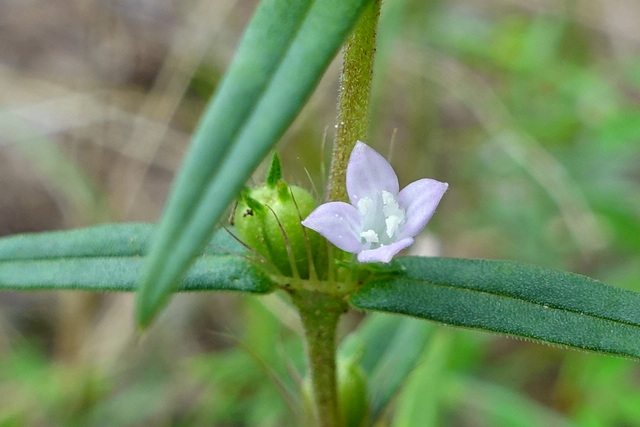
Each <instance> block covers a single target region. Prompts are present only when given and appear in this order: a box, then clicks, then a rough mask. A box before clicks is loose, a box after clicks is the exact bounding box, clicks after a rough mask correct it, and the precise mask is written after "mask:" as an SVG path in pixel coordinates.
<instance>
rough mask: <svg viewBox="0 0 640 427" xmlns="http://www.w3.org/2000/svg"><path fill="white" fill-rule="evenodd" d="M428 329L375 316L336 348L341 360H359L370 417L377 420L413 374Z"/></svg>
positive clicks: (413, 322)
mask: <svg viewBox="0 0 640 427" xmlns="http://www.w3.org/2000/svg"><path fill="white" fill-rule="evenodd" d="M431 329H432V327H431V325H428V324H425V323H424V322H421V321H419V320H416V319H402V318H399V319H394V318H393V317H390V316H381V315H380V313H375V314H374V315H373V316H371V318H370V319H367V320H365V324H364V325H363V326H362V327H361V328H359V329H358V330H357V331H356V332H354V333H353V334H352V335H350V336H349V338H348V339H347V340H346V341H345V343H344V344H343V345H342V346H341V348H340V356H341V357H343V358H350V357H354V356H355V357H356V358H357V357H360V358H361V359H360V360H361V366H362V367H363V369H364V371H365V373H366V374H367V376H368V378H369V381H368V383H369V400H370V402H369V403H370V408H371V415H372V417H373V419H375V417H377V416H378V415H379V414H380V413H382V411H383V410H384V408H385V407H386V405H387V404H388V403H389V401H390V400H391V399H392V398H393V396H394V395H395V394H396V392H397V391H398V390H399V389H400V387H401V385H402V383H403V382H404V380H405V378H406V377H407V376H408V375H409V374H410V373H411V371H413V369H414V368H415V366H416V363H417V362H418V361H419V360H420V357H421V355H422V353H423V350H424V347H425V345H426V344H427V342H428V339H429V337H430V332H431Z"/></svg>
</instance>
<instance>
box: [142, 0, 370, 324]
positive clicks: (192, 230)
mask: <svg viewBox="0 0 640 427" xmlns="http://www.w3.org/2000/svg"><path fill="white" fill-rule="evenodd" d="M368 1H369V0H298V1H293V2H292V1H289V0H264V1H263V2H262V3H261V4H260V5H259V6H258V9H257V11H256V13H255V16H254V17H253V19H252V21H251V22H250V24H249V26H248V28H247V30H246V32H245V36H244V38H243V40H242V42H241V43H240V46H239V48H238V52H237V54H236V57H235V59H234V61H233V64H232V65H231V67H230V69H229V71H228V74H227V76H226V77H225V79H224V80H223V82H222V83H221V85H220V87H219V88H218V91H217V93H216V95H215V96H214V98H213V100H212V102H211V104H210V105H209V107H208V108H207V111H206V112H205V115H204V116H203V118H202V120H201V122H200V125H199V127H198V129H197V130H196V133H195V135H194V139H193V146H192V147H191V150H190V152H189V155H188V156H187V159H186V161H185V165H184V166H183V169H182V170H181V172H180V174H179V176H178V177H177V180H176V184H175V187H174V190H173V192H172V194H171V197H170V200H169V202H168V204H167V207H166V210H165V214H164V217H163V220H162V223H161V227H160V231H159V234H158V239H157V241H156V242H155V244H154V247H153V249H152V251H151V253H150V255H149V260H148V263H147V265H146V266H145V268H144V274H143V277H142V281H141V285H140V290H139V295H138V304H137V314H138V320H139V322H140V323H141V324H146V323H149V322H150V321H151V320H152V318H153V316H154V315H155V313H156V312H157V311H158V310H159V309H160V307H161V306H162V305H163V304H164V302H165V301H166V299H167V298H168V296H169V294H170V293H171V292H172V291H174V290H175V289H176V286H177V283H178V280H179V278H180V277H181V276H182V275H183V274H184V273H185V271H186V270H187V268H188V266H189V264H190V262H191V261H192V260H193V258H194V257H195V256H196V255H197V254H198V252H199V251H200V250H201V249H202V246H203V245H204V244H205V242H206V241H207V239H208V238H209V235H210V233H211V231H212V230H213V228H214V225H215V224H216V222H217V221H218V219H219V218H220V216H221V215H222V213H223V211H224V209H225V208H226V207H227V205H228V204H229V203H230V202H231V200H232V199H233V197H234V196H235V195H236V194H237V192H238V190H239V189H240V188H241V187H242V185H243V184H244V182H245V181H246V179H247V177H248V176H249V174H250V173H251V171H252V170H253V169H254V168H255V166H257V164H258V163H259V162H260V161H261V160H262V158H263V157H264V156H265V155H266V153H267V152H268V151H269V149H270V148H271V147H272V146H273V145H274V144H275V142H276V141H277V139H278V138H279V137H280V136H281V135H282V134H283V133H284V131H285V129H286V128H287V126H288V125H289V124H290V123H291V122H292V121H293V119H294V118H295V116H296V115H297V113H298V111H299V110H300V109H301V108H302V105H303V104H304V102H305V101H306V99H307V98H308V96H309V95H310V94H311V91H312V90H313V88H314V87H315V86H316V84H317V82H318V81H319V79H320V77H321V76H322V73H323V72H324V70H325V69H326V67H327V66H328V64H329V62H330V61H331V58H332V57H333V56H334V55H335V53H336V51H337V50H338V48H339V46H340V44H341V43H342V41H343V40H344V38H345V37H346V35H347V33H348V31H349V30H350V29H351V27H352V26H353V25H354V24H355V22H356V20H357V19H358V17H359V15H360V12H361V11H362V9H363V8H364V6H365V5H366V4H367V3H368Z"/></svg>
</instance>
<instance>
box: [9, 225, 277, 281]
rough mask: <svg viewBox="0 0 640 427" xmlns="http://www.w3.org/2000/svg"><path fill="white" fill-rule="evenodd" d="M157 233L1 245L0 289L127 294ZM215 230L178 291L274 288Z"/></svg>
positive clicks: (81, 235)
mask: <svg viewBox="0 0 640 427" xmlns="http://www.w3.org/2000/svg"><path fill="white" fill-rule="evenodd" d="M156 229H157V227H156V226H155V225H151V224H115V225H100V226H96V227H89V228H85V229H76V230H71V231H54V232H48V233H38V234H24V235H15V236H11V237H7V238H4V239H0V289H18V290H42V289H57V290H63V289H75V290H86V291H120V292H130V291H135V290H136V288H137V281H138V277H139V272H140V269H141V267H142V264H143V262H144V255H145V254H146V252H147V249H148V247H149V244H150V241H151V240H152V238H153V237H154V233H155V231H156ZM244 251H245V249H244V248H243V247H242V246H240V245H239V244H238V243H237V242H236V241H235V240H233V238H232V237H231V236H230V235H229V232H228V231H226V230H220V231H219V232H218V233H217V234H216V235H215V236H214V237H213V239H212V240H211V241H210V242H209V246H208V247H207V249H206V250H205V251H204V253H203V255H202V256H200V257H198V259H197V260H196V262H195V263H194V264H193V266H192V268H191V269H189V271H188V272H187V274H186V276H185V277H184V278H183V279H182V282H181V284H180V287H179V290H180V291H204V290H226V291H244V292H253V293H267V292H270V291H272V290H273V286H274V285H273V283H272V282H271V281H270V280H269V279H268V277H267V276H266V275H265V274H264V272H263V271H262V270H260V269H259V268H257V267H256V266H255V265H254V264H253V263H251V262H250V261H248V260H247V259H246V258H245V257H244V255H243V253H244Z"/></svg>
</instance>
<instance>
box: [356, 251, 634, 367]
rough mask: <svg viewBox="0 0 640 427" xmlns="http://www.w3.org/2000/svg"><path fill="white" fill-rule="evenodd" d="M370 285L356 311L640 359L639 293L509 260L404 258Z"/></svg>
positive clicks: (360, 294) (360, 295)
mask: <svg viewBox="0 0 640 427" xmlns="http://www.w3.org/2000/svg"><path fill="white" fill-rule="evenodd" d="M398 262H399V263H400V264H402V265H403V266H404V267H405V271H404V273H402V274H398V275H395V276H391V277H386V278H380V279H377V280H372V281H370V282H369V283H367V284H366V285H365V286H364V287H363V288H362V289H361V290H359V291H358V292H357V293H355V294H354V295H352V296H351V298H350V302H351V304H352V305H354V306H355V307H357V308H361V309H367V310H376V311H384V312H392V313H400V314H406V315H410V316H415V317H421V318H424V319H430V320H435V321H438V322H442V323H445V324H450V325H455V326H463V327H468V328H476V329H482V330H486V331H491V332H498V333H505V334H512V335H516V336H520V337H524V338H529V339H534V340H540V341H545V342H548V343H553V344H560V345H566V346H571V347H576V348H579V349H583V350H593V351H598V352H602V353H608V354H615V355H621V356H629V357H640V294H638V293H635V292H631V291H628V290H625V289H617V288H613V287H610V286H607V285H604V284H603V283H600V282H598V281H596V280H593V279H589V278H587V277H584V276H580V275H577V274H572V273H565V272H560V271H555V270H550V269H544V268H540V267H534V266H529V265H525V264H520V263H516V262H511V261H488V260H470V259H455V258H421V257H407V258H401V259H399V260H398Z"/></svg>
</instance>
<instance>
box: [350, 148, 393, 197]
mask: <svg viewBox="0 0 640 427" xmlns="http://www.w3.org/2000/svg"><path fill="white" fill-rule="evenodd" d="M398 189H399V188H398V177H397V176H396V173H395V172H394V171H393V168H392V167H391V165H390V164H389V162H387V160H386V159H385V158H384V157H382V156H381V155H380V153H378V152H377V151H376V150H374V149H373V148H371V147H369V146H368V145H367V144H365V143H364V142H360V141H358V142H357V143H356V146H355V147H354V149H353V151H352V152H351V157H349V164H348V165H347V193H348V194H349V200H350V201H351V204H352V205H354V206H358V200H360V199H361V198H363V197H368V198H370V199H371V200H376V198H377V194H378V192H380V191H381V190H386V191H388V192H389V193H391V194H393V195H394V196H395V195H397V194H398Z"/></svg>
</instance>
